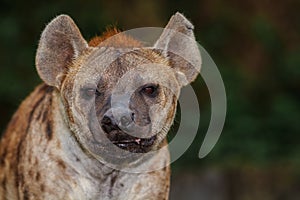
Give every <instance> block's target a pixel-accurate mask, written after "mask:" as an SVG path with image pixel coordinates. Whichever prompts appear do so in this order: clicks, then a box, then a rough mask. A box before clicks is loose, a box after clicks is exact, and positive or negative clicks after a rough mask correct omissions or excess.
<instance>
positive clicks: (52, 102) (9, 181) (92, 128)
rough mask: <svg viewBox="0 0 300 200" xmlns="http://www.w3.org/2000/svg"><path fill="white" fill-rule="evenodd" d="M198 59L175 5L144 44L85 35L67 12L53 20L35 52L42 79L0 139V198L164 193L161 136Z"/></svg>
mask: <svg viewBox="0 0 300 200" xmlns="http://www.w3.org/2000/svg"><path fill="white" fill-rule="evenodd" d="M182 38H183V39H182ZM184 38H185V39H184ZM175 51H177V52H179V53H180V54H181V55H180V56H179V55H178V54H176V53H174V52H175ZM188 60H191V61H188ZM200 65H201V58H200V53H199V50H198V48H197V44H196V41H195V38H194V34H193V25H192V24H191V23H190V22H189V21H188V20H187V19H186V18H185V17H184V16H183V15H182V14H179V13H176V14H175V15H174V16H172V18H171V19H170V21H169V23H168V24H167V26H166V28H165V29H164V31H163V32H162V34H161V35H160V37H158V39H157V41H156V42H154V45H152V46H146V45H145V44H143V42H141V41H138V40H136V39H134V38H133V37H131V36H128V35H126V34H125V33H122V32H119V31H117V30H116V29H111V30H109V31H108V32H106V33H104V34H103V36H101V37H95V38H93V39H92V40H91V41H90V42H86V40H84V39H83V37H82V36H81V33H80V31H79V29H78V28H77V26H76V25H75V23H74V22H73V20H72V19H71V18H70V17H69V16H66V15H60V16H58V17H56V18H55V19H53V20H52V21H51V22H50V23H49V24H48V25H47V26H46V28H45V30H44V31H43V33H42V35H41V39H40V42H39V46H38V49H37V53H36V68H37V72H38V74H39V76H40V78H41V79H42V80H43V82H44V83H43V84H41V85H39V86H38V87H37V88H36V89H35V90H34V91H33V92H32V93H31V94H30V95H29V96H28V97H27V98H26V99H25V100H24V101H23V102H22V104H21V105H20V107H19V109H18V110H17V112H16V113H15V114H14V116H13V118H12V119H11V121H10V123H9V125H8V127H7V130H6V132H5V133H4V136H3V138H2V140H1V143H0V144H1V145H0V199H9V200H11V199H168V192H169V181H170V169H169V166H168V164H169V160H170V158H169V152H168V149H167V141H166V139H165V138H166V135H167V133H168V131H169V128H170V126H171V125H172V123H173V119H174V115H175V112H176V104H177V98H178V96H179V92H180V89H181V87H183V86H184V85H187V84H189V83H190V82H191V81H193V80H194V79H195V78H196V77H197V75H198V73H199V68H200Z"/></svg>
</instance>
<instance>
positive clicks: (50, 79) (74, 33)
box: [35, 15, 88, 88]
mask: <svg viewBox="0 0 300 200" xmlns="http://www.w3.org/2000/svg"><path fill="white" fill-rule="evenodd" d="M87 48H88V44H87V42H86V41H85V40H84V39H83V37H82V35H81V33H80V31H79V29H78V28H77V26H76V24H75V23H74V21H73V20H72V19H71V18H70V17H69V16H67V15H60V16H58V17H56V18H55V19H53V20H52V21H51V22H50V23H49V24H48V25H47V26H46V28H45V30H44V31H43V33H42V35H41V39H40V42H39V46H38V49H37V53H36V59H35V61H36V68H37V71H38V74H39V76H40V77H41V79H42V80H43V81H44V82H45V83H46V84H48V85H51V86H55V87H58V88H59V87H60V85H61V81H62V79H63V76H64V74H65V73H66V71H67V68H68V66H69V65H70V64H71V63H72V61H73V60H74V59H76V57H78V56H79V55H80V54H81V53H82V52H83V51H84V50H85V49H87Z"/></svg>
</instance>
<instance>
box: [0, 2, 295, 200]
mask: <svg viewBox="0 0 300 200" xmlns="http://www.w3.org/2000/svg"><path fill="white" fill-rule="evenodd" d="M299 9H300V1H298V0H285V1H270V0H261V1H253V0H252V1H251V0H244V1H238V0H227V1H225V0H211V1H209V0H207V1H197V0H194V1H193V0H185V1H180V0H173V1H171V0H151V1H150V0H144V1H138V0H126V1H121V0H114V1H102V0H98V1H91V0H85V1H84V0H67V1H61V0H55V1H43V0H40V1H33V0H27V1H20V0H19V1H17V0H0V65H1V66H0V111H1V117H0V131H1V133H2V132H3V131H4V130H5V127H6V124H7V123H8V121H9V119H10V117H11V116H12V114H13V112H14V111H15V110H16V109H17V107H18V105H19V104H20V102H21V101H22V100H23V99H24V98H25V97H26V96H27V95H28V94H29V93H30V91H32V90H33V88H34V87H35V86H36V85H37V84H39V83H40V82H41V80H40V79H39V77H38V75H37V73H36V71H35V66H34V58H35V51H36V48H37V44H38V40H39V36H40V34H41V31H42V30H43V28H44V27H45V25H46V24H47V23H48V22H49V21H50V20H51V19H52V18H53V17H55V16H57V15H58V14H61V13H65V14H69V15H70V16H71V17H72V18H73V19H74V20H75V21H76V23H77V25H78V26H79V28H80V29H81V31H82V33H83V35H84V37H85V38H86V39H90V38H91V37H93V36H95V35H97V34H101V32H102V31H104V30H105V28H106V27H107V26H108V25H116V26H117V27H119V28H121V29H122V30H127V29H131V28H137V27H146V26H155V27H163V26H164V25H165V24H166V23H167V21H168V19H169V17H170V16H171V15H172V14H174V13H175V12H176V11H180V12H182V13H184V14H185V15H186V17H187V18H189V19H190V20H191V21H192V22H193V23H194V25H195V35H196V38H197V40H198V42H199V43H200V44H201V45H202V46H203V47H204V48H205V49H206V50H207V51H208V52H209V53H210V55H211V57H212V58H213V59H214V61H215V62H216V64H217V66H218V67H219V70H220V72H221V74H222V77H223V80H224V83H225V87H226V92H227V100H228V113H227V119H226V123H225V127H224V130H223V133H222V135H221V138H220V140H219V141H218V143H217V145H216V146H215V148H214V149H213V151H212V152H211V153H210V154H209V155H208V156H207V157H205V158H204V159H199V158H198V157H197V155H198V151H199V148H200V146H201V143H202V141H203V138H204V134H205V131H206V130H207V127H208V123H209V117H210V100H209V96H208V92H207V88H206V86H205V83H204V82H203V80H202V79H201V78H199V79H198V80H197V81H196V82H195V83H193V87H194V88H195V90H197V91H198V95H199V102H200V109H201V123H200V129H199V133H198V135H197V137H196V139H195V141H194V142H193V145H192V146H191V147H190V148H189V149H188V151H187V152H186V153H185V154H184V155H183V156H182V157H181V158H180V159H179V160H177V161H176V162H175V163H173V164H172V169H173V175H172V186H171V199H175V200H176V199H216V200H217V199H220V200H225V199H226V200H227V199H228V200H235V199H236V200H247V199H257V200H268V199H270V200H271V199H272V200H274V199H278V200H281V199H282V200H285V199H295V200H296V199H300V168H299V167H300V125H299V124H300V120H299V119H300V104H299V100H300V92H299V91H300V14H299V13H300V12H299Z"/></svg>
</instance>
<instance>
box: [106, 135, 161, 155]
mask: <svg viewBox="0 0 300 200" xmlns="http://www.w3.org/2000/svg"><path fill="white" fill-rule="evenodd" d="M107 137H108V139H109V140H110V141H111V142H112V143H113V144H114V145H116V146H117V147H119V148H121V149H124V150H127V151H129V152H132V153H147V152H149V151H151V149H152V147H153V145H154V143H155V140H156V138H157V136H156V135H154V136H152V137H149V138H138V137H134V136H131V135H129V134H127V133H125V132H123V131H121V130H114V131H111V132H110V133H109V134H108V135H107Z"/></svg>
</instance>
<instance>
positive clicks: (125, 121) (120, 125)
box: [101, 111, 134, 133]
mask: <svg viewBox="0 0 300 200" xmlns="http://www.w3.org/2000/svg"><path fill="white" fill-rule="evenodd" d="M133 121H134V113H133V112H130V113H128V112H126V113H120V112H117V111H115V112H108V113H106V114H105V115H104V117H103V118H102V120H101V126H102V129H103V130H104V131H105V132H106V133H110V132H111V131H113V130H122V129H125V130H127V128H128V127H129V126H130V125H131V124H132V122H133Z"/></svg>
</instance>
